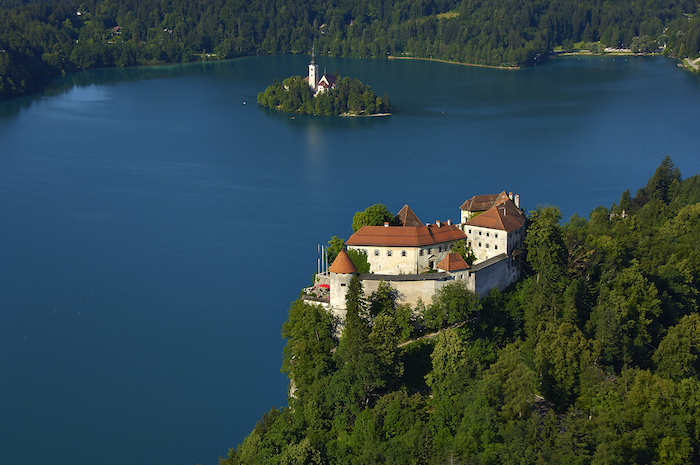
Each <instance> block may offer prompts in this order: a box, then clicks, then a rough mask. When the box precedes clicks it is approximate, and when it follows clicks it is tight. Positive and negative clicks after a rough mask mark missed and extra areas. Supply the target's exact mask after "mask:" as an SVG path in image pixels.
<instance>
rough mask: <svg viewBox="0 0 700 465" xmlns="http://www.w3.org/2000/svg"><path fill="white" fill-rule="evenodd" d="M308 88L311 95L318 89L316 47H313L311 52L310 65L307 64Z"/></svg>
mask: <svg viewBox="0 0 700 465" xmlns="http://www.w3.org/2000/svg"><path fill="white" fill-rule="evenodd" d="M309 87H311V90H312V91H313V93H314V94H315V93H316V89H318V64H317V63H316V46H315V45H314V47H313V49H312V52H311V63H309Z"/></svg>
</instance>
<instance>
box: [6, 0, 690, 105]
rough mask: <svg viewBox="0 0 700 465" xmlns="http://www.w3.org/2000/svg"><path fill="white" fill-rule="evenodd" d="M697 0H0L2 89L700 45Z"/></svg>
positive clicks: (526, 60)
mask: <svg viewBox="0 0 700 465" xmlns="http://www.w3.org/2000/svg"><path fill="white" fill-rule="evenodd" d="M697 13H698V4H697V2H695V1H693V0H643V1H640V2H632V1H630V0H613V1H610V0H589V1H585V2H582V1H578V0H575V1H574V0H495V1H491V2H480V1H476V0H403V1H388V0H331V1H320V0H301V1H292V0H212V1H206V2H205V1H200V0H172V1H161V0H35V1H24V2H23V1H21V0H0V99H7V98H11V97H14V96H17V95H22V94H25V93H28V92H33V91H37V90H39V89H40V88H41V85H42V78H43V77H47V76H53V75H58V74H61V73H67V72H73V71H77V70H81V69H88V68H100V67H112V66H116V67H122V66H132V65H148V64H158V63H165V62H186V61H191V60H207V59H224V58H233V57H239V56H247V55H263V54H282V53H302V54H307V53H309V52H310V51H311V48H312V45H315V47H316V50H317V51H318V52H319V55H321V54H326V55H334V56H353V57H386V56H388V55H392V56H412V57H423V58H435V59H443V60H448V61H454V62H463V63H473V64H483V65H492V66H527V65H530V64H532V63H533V62H534V61H535V60H536V59H538V57H539V56H540V54H546V53H547V52H549V51H551V50H553V49H555V48H557V47H563V48H564V49H565V50H567V49H571V48H572V47H573V44H574V43H579V42H583V43H586V44H589V43H590V44H592V45H591V46H590V47H589V48H600V47H602V46H604V45H607V46H611V47H629V46H632V45H634V46H635V47H636V49H638V50H640V51H643V50H654V49H657V48H659V47H660V49H661V50H663V53H664V54H666V55H669V56H675V57H679V58H682V57H686V56H689V57H696V56H698V54H699V53H700V17H699V16H698V15H697Z"/></svg>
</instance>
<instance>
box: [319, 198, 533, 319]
mask: <svg viewBox="0 0 700 465" xmlns="http://www.w3.org/2000/svg"><path fill="white" fill-rule="evenodd" d="M525 230H526V218H525V215H524V214H523V212H522V211H521V210H520V199H519V196H518V195H515V196H513V194H512V193H506V192H505V191H504V192H501V193H500V194H493V195H477V196H474V197H472V198H470V199H469V200H467V201H465V202H464V203H463V204H462V206H461V207H460V222H459V223H458V224H454V223H453V222H452V221H451V220H447V221H444V222H443V221H436V222H435V223H432V224H431V223H423V222H421V220H420V219H419V218H418V216H417V215H416V214H415V213H414V212H413V210H411V208H410V207H409V206H408V205H405V206H404V207H403V208H402V209H401V210H400V211H399V213H398V214H397V215H396V217H395V218H394V220H393V221H392V222H390V223H389V222H387V223H385V224H384V225H383V226H363V227H362V228H360V229H359V230H358V231H357V232H356V233H355V234H353V235H352V236H350V239H348V240H347V241H346V242H345V245H346V246H347V248H348V249H355V250H359V251H362V252H364V253H366V254H367V261H368V262H369V265H370V272H369V273H365V274H359V276H358V277H359V278H360V281H361V283H362V287H363V290H364V292H365V295H369V294H371V293H372V292H374V291H376V290H377V288H378V286H379V283H380V282H381V281H385V282H386V283H388V284H389V285H391V287H392V288H393V289H394V290H395V291H396V303H397V304H410V305H411V306H415V305H416V304H417V303H418V301H419V300H422V301H423V302H424V303H426V304H428V303H430V302H431V301H432V298H433V296H434V295H435V293H436V292H437V291H438V290H439V289H440V288H442V287H443V286H445V285H447V284H449V283H451V282H454V281H456V280H459V281H464V282H465V283H466V285H467V288H468V289H469V290H471V291H473V292H475V293H477V294H478V295H480V296H483V295H485V294H487V293H488V292H489V291H490V290H491V289H493V288H494V287H497V288H499V289H503V288H505V287H507V286H508V285H510V284H511V283H514V282H515V281H517V280H518V278H519V277H520V271H521V261H520V255H521V251H522V249H523V241H524V239H525ZM461 240H464V241H466V244H467V245H468V246H469V247H470V248H471V250H472V252H473V253H474V255H475V256H476V260H475V261H474V263H473V264H472V265H471V266H470V265H469V264H467V262H466V261H465V260H464V259H463V258H462V256H461V255H459V254H458V253H456V252H452V247H453V246H454V245H455V243H457V242H458V241H461ZM356 273H357V268H356V267H355V265H354V264H353V263H352V260H350V257H349V256H348V254H347V253H346V252H345V251H344V250H343V251H341V252H340V253H339V254H338V256H337V257H336V259H335V260H334V261H333V263H332V265H331V266H330V267H328V269H324V270H322V271H321V272H320V273H318V274H317V275H316V279H315V282H314V288H315V289H316V290H318V292H317V293H316V295H319V294H320V295H321V296H322V297H321V298H318V297H317V298H310V297H309V298H307V299H306V300H309V301H312V302H316V303H320V304H322V305H323V306H325V307H327V308H329V310H330V311H331V312H332V313H333V314H334V315H335V316H337V317H338V318H340V319H341V320H342V319H344V317H345V296H346V294H347V289H348V285H349V283H350V279H351V278H352V276H353V275H354V274H356Z"/></svg>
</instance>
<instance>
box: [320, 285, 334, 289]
mask: <svg viewBox="0 0 700 465" xmlns="http://www.w3.org/2000/svg"><path fill="white" fill-rule="evenodd" d="M318 287H322V288H324V289H330V288H331V286H330V285H328V284H319V285H318Z"/></svg>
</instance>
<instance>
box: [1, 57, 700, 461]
mask: <svg viewBox="0 0 700 465" xmlns="http://www.w3.org/2000/svg"><path fill="white" fill-rule="evenodd" d="M308 59H309V57H303V56H301V57H289V56H282V57H258V58H246V59H240V60H233V61H228V62H214V63H204V64H191V65H183V66H165V67H157V68H141V69H127V70H98V71H91V72H84V73H80V74H77V75H73V76H67V77H65V78H61V79H58V80H56V81H55V82H54V84H53V85H52V87H51V89H49V90H47V91H46V92H45V93H43V94H41V95H35V96H31V97H27V98H22V99H15V100H12V101H9V102H0V221H1V223H0V244H2V245H1V246H0V371H1V373H2V376H1V377H0V418H2V421H1V422H0V463H7V464H28V463H34V462H35V461H36V460H37V458H38V457H41V458H43V459H44V460H49V461H51V463H55V464H58V465H64V464H65V465H68V464H71V465H83V464H85V465H87V464H93V463H95V462H99V463H104V464H110V465H111V464H114V465H117V464H119V465H121V464H130V465H141V464H143V465H146V464H148V465H153V464H173V465H180V464H182V465H194V464H195V463H198V462H201V463H202V464H203V465H213V464H215V463H216V459H217V457H218V456H219V455H225V454H226V453H227V450H228V447H230V446H235V445H236V444H237V443H239V442H241V441H242V440H243V438H244V437H245V436H246V435H247V434H248V433H249V432H250V431H251V430H252V428H253V427H254V425H255V422H256V421H257V420H258V419H260V417H261V416H262V414H263V412H265V411H267V410H269V408H270V407H271V406H272V405H273V404H274V405H277V406H281V405H286V387H287V380H286V378H285V377H284V375H282V374H280V373H279V367H280V365H281V360H282V348H283V345H284V341H283V340H282V339H281V338H280V328H281V325H282V323H283V321H284V320H285V318H286V312H287V309H288V307H289V303H290V302H291V301H292V300H294V299H295V298H296V296H297V295H298V292H299V290H300V288H301V287H303V286H305V285H307V284H309V283H310V280H311V276H312V273H313V272H314V271H315V269H316V250H317V244H319V243H325V242H327V241H328V240H329V239H330V237H331V236H332V235H338V236H339V237H344V238H347V237H349V235H350V233H351V228H350V224H351V220H352V215H353V213H354V212H355V211H358V210H362V209H364V208H365V207H367V206H368V205H371V204H374V203H377V202H382V203H384V204H386V205H387V206H388V207H389V209H390V210H392V211H394V212H397V211H398V210H399V209H400V208H401V207H402V206H403V205H404V204H406V203H407V204H409V205H410V206H411V207H412V208H413V210H414V211H415V212H416V214H417V215H418V216H419V217H420V218H421V219H422V221H424V222H433V221H435V220H436V219H442V220H446V219H448V218H451V219H457V218H459V206H460V205H461V204H462V202H463V201H464V200H466V199H467V198H469V197H471V196H472V195H475V194H488V193H497V192H500V191H502V190H506V191H513V192H516V193H519V194H520V197H521V202H522V204H523V206H525V207H526V208H528V209H534V208H535V207H536V206H537V205H539V204H551V205H558V206H559V207H560V208H561V210H562V212H563V216H564V219H566V218H568V217H569V216H570V215H571V214H573V213H574V212H578V213H579V214H580V215H582V216H587V215H588V213H590V211H591V210H592V209H593V208H595V207H596V206H598V205H605V206H607V207H609V206H610V205H611V204H612V203H613V202H614V201H617V200H618V199H619V196H620V194H621V192H622V191H624V190H625V189H628V188H629V189H630V190H631V192H632V195H634V193H635V192H636V189H637V188H638V187H640V186H643V185H644V184H645V183H646V181H647V179H648V178H649V177H650V176H651V175H652V174H653V172H654V169H655V168H656V167H657V166H658V165H659V164H660V163H661V160H662V159H663V157H664V156H666V155H671V157H672V158H673V161H674V162H675V164H676V166H678V167H679V168H680V169H681V171H682V173H683V175H684V176H685V177H688V176H691V175H693V174H696V173H698V172H700V157H699V156H698V122H700V79H699V78H698V76H694V75H692V74H690V73H688V72H686V71H683V70H681V69H679V68H677V67H676V66H675V62H673V61H672V60H666V59H663V58H619V57H618V58H616V59H612V58H608V59H600V58H591V59H589V58H580V59H579V58H569V59H560V60H556V61H552V62H549V63H547V64H546V65H544V66H538V67H535V68H530V69H525V70H521V71H501V70H492V69H481V68H470V67H465V66H455V65H448V64H440V63H427V62H412V61H378V60H360V59H338V58H328V59H320V60H319V62H320V66H321V67H327V69H328V70H329V71H335V70H338V71H340V72H341V74H345V75H351V76H355V77H358V78H359V79H361V80H362V81H363V82H365V83H369V84H371V85H372V87H373V89H374V90H375V91H377V93H378V94H380V95H382V94H383V93H384V92H387V93H388V94H389V95H390V97H391V100H392V103H393V105H394V107H395V114H394V115H392V116H391V117H386V118H324V117H310V116H297V117H296V118H290V116H289V115H286V114H282V113H278V112H275V111H271V110H265V109H262V108H260V107H258V106H257V104H256V103H255V98H256V94H257V93H258V92H259V91H262V90H263V89H264V88H265V87H266V86H267V85H268V84H270V83H271V82H272V80H273V79H274V78H279V79H282V78H284V77H286V76H289V75H292V74H305V73H306V65H307V63H308Z"/></svg>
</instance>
